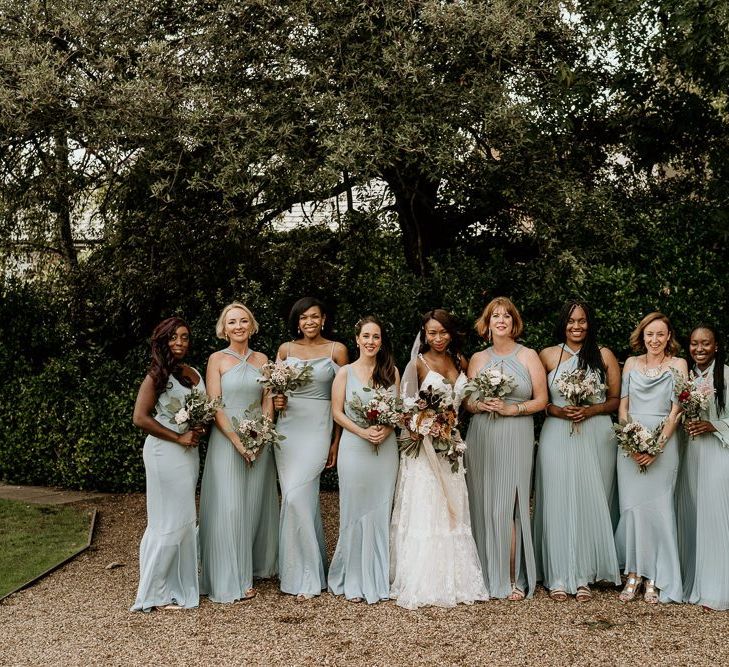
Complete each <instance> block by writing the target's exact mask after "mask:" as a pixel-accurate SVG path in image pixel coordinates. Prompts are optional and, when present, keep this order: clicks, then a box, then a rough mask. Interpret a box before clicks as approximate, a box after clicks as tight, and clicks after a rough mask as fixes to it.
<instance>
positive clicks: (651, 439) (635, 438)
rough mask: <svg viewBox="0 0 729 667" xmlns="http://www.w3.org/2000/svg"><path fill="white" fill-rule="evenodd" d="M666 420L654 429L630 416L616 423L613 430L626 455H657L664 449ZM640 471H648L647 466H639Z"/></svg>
mask: <svg viewBox="0 0 729 667" xmlns="http://www.w3.org/2000/svg"><path fill="white" fill-rule="evenodd" d="M664 424H665V421H662V422H661V423H660V424H658V426H656V427H655V428H654V429H653V430H652V431H651V430H649V429H648V428H646V427H645V426H643V424H641V423H640V422H635V421H633V419H632V418H631V417H628V420H627V421H626V422H622V423H620V424H614V425H613V430H614V431H615V436H616V438H617V440H618V445H620V447H621V448H622V450H623V454H624V455H625V456H630V455H631V454H650V455H651V456H657V455H658V454H660V453H661V452H662V451H663V450H662V449H661V444H660V436H661V431H662V430H663V426H664ZM639 468H640V472H642V473H644V472H645V471H646V469H647V468H646V466H644V465H641V466H639Z"/></svg>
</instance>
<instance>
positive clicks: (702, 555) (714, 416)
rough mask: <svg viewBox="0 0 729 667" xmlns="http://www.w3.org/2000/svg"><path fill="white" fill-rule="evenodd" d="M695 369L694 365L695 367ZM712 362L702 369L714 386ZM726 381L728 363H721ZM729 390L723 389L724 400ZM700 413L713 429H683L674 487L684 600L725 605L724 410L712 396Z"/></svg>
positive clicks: (728, 509)
mask: <svg viewBox="0 0 729 667" xmlns="http://www.w3.org/2000/svg"><path fill="white" fill-rule="evenodd" d="M694 370H695V372H698V369H694ZM713 372H714V368H713V365H712V366H711V367H710V368H708V369H707V370H706V372H705V374H704V376H705V378H706V379H705V381H706V382H707V383H709V384H711V386H712V387H713ZM724 387H725V388H726V387H729V366H724ZM727 399H729V391H727V390H726V389H725V405H726V400H727ZM703 418H704V419H706V420H707V421H710V422H711V423H712V424H713V425H714V427H715V428H716V429H717V430H716V431H715V432H713V433H703V434H701V435H697V436H696V437H695V438H694V439H693V440H692V439H690V438H688V436H687V435H686V433H685V432H682V440H683V447H684V456H683V460H682V462H681V469H680V473H679V483H678V487H677V489H676V511H677V520H678V540H679V550H680V556H681V571H682V575H683V590H684V600H685V601H686V602H690V603H691V604H700V605H703V606H704V607H709V608H711V609H716V610H726V609H729V410H726V411H725V412H724V413H722V414H721V415H719V414H718V413H717V406H716V402H715V401H714V400H712V401H711V404H710V405H709V409H708V411H707V413H706V414H704V415H703Z"/></svg>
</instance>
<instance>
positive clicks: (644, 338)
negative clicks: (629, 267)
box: [615, 312, 687, 604]
mask: <svg viewBox="0 0 729 667" xmlns="http://www.w3.org/2000/svg"><path fill="white" fill-rule="evenodd" d="M630 346H631V348H632V349H633V350H634V351H636V352H641V351H642V352H643V354H640V355H638V356H636V357H629V358H628V360H627V361H626V362H625V368H624V369H623V382H622V389H621V398H620V410H619V413H618V414H619V417H620V421H624V420H626V419H627V418H628V415H630V416H631V417H632V418H633V419H634V420H635V421H637V422H640V423H641V424H643V425H644V426H646V427H647V428H649V429H653V428H655V427H657V426H658V425H659V424H660V423H661V422H662V421H664V420H665V424H664V426H663V429H662V431H661V435H660V442H661V446H662V449H663V451H662V453H661V454H659V455H657V456H650V455H649V454H633V455H632V456H630V457H625V456H623V453H622V452H621V451H618V491H619V494H620V522H619V523H618V527H617V530H616V532H615V546H616V548H617V552H618V561H619V562H620V564H621V565H622V566H624V568H625V570H624V571H625V573H626V574H627V577H628V578H627V581H626V584H625V587H624V588H623V590H622V592H621V593H620V600H621V601H623V602H628V601H630V600H633V599H634V598H635V596H636V594H637V593H638V591H639V590H640V587H641V584H642V581H643V578H645V590H644V595H643V599H644V600H645V601H646V602H648V603H650V604H655V603H656V602H658V601H659V599H660V601H661V602H670V601H673V602H681V599H682V597H683V595H682V590H681V569H680V566H679V559H678V546H677V542H676V516H675V511H674V496H673V492H674V489H675V486H676V475H677V472H678V445H677V444H676V437H675V431H676V425H677V419H678V415H679V412H680V408H679V406H678V403H677V402H676V400H675V397H674V380H673V373H672V372H671V369H675V370H677V371H678V372H680V373H683V374H684V375H686V374H687V366H686V361H685V360H683V359H679V358H678V357H676V356H675V355H676V353H677V352H678V350H679V346H678V343H677V342H676V337H675V335H674V333H673V328H672V327H671V322H670V320H669V319H668V317H666V316H665V315H664V314H663V313H659V312H653V313H650V314H648V315H646V316H645V317H644V318H643V319H642V320H641V321H640V324H638V326H637V328H636V329H635V331H633V333H632V334H631V336H630ZM641 465H644V466H647V467H648V469H647V471H646V472H645V473H641V472H640V467H639V466H641Z"/></svg>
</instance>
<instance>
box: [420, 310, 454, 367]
mask: <svg viewBox="0 0 729 667" xmlns="http://www.w3.org/2000/svg"><path fill="white" fill-rule="evenodd" d="M429 320H435V321H436V322H438V323H439V324H440V325H441V326H442V327H443V328H444V329H445V330H446V331H447V332H448V333H449V334H450V335H451V342H450V344H449V345H448V347H447V348H446V352H447V353H448V355H449V356H450V357H451V359H453V364H454V365H455V367H456V370H457V371H458V372H460V371H462V370H463V368H461V348H462V346H463V334H462V333H461V332H460V331H459V330H458V321H457V320H456V318H455V317H454V316H453V315H451V314H450V313H449V312H448V311H447V310H445V309H444V308H433V309H432V310H429V311H428V312H427V313H424V314H423V319H422V321H421V323H420V354H423V353H424V352H427V351H428V350H429V349H430V345H428V342H427V341H426V339H425V325H426V324H427V323H428V321H429Z"/></svg>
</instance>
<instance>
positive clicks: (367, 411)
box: [347, 387, 402, 454]
mask: <svg viewBox="0 0 729 667" xmlns="http://www.w3.org/2000/svg"><path fill="white" fill-rule="evenodd" d="M363 391H366V392H368V393H371V394H372V397H371V398H370V399H369V400H368V401H367V402H365V401H363V400H362V399H361V398H360V396H359V394H355V395H354V397H353V398H352V400H351V401H347V407H348V408H349V409H350V410H351V411H352V414H353V415H354V419H353V421H354V422H356V423H357V425H358V426H361V427H362V428H367V427H368V426H376V425H378V424H379V425H381V426H398V425H399V424H400V422H401V419H402V401H401V400H400V399H399V398H398V397H397V396H396V395H395V392H394V391H391V390H390V389H385V388H384V387H376V388H375V389H372V388H370V387H363ZM372 446H373V448H374V450H375V454H378V453H379V452H378V448H379V446H378V445H374V444H373V445H372Z"/></svg>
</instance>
